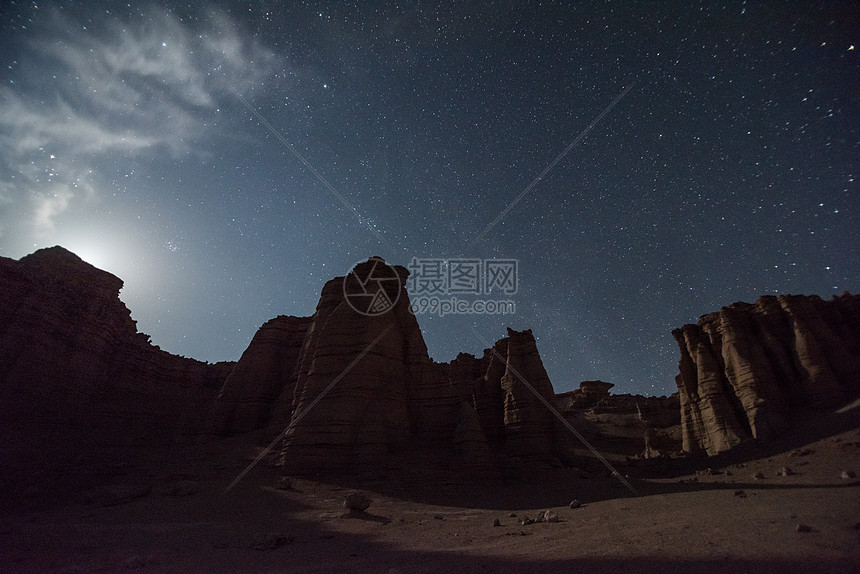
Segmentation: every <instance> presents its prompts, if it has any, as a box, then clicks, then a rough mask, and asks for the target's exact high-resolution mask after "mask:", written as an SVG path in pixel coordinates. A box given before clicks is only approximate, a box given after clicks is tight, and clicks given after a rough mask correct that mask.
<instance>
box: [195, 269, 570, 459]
mask: <svg viewBox="0 0 860 574" xmlns="http://www.w3.org/2000/svg"><path fill="white" fill-rule="evenodd" d="M371 266H386V267H388V268H389V269H391V270H393V271H392V272H390V273H389V274H390V275H392V276H396V278H397V289H398V291H391V292H389V293H387V294H386V295H385V297H384V299H385V301H391V302H394V303H393V304H392V306H391V307H390V308H387V310H386V311H385V312H382V313H377V314H371V313H362V312H359V311H357V310H356V308H354V305H353V303H352V301H353V299H352V297H353V296H355V295H361V294H362V293H363V290H364V289H365V288H366V285H363V284H359V283H355V282H350V281H349V277H346V278H344V277H337V278H335V279H332V280H331V281H329V282H328V283H326V285H325V286H324V287H323V290H322V294H321V297H320V301H319V304H318V305H317V309H316V312H315V313H314V315H313V316H312V317H309V318H305V319H300V318H296V317H279V318H277V319H274V320H272V321H270V322H268V323H266V324H265V325H263V326H262V327H261V328H260V330H259V331H258V333H257V334H256V335H255V337H254V340H253V341H252V343H251V345H250V346H249V347H248V350H247V351H246V352H245V353H244V354H243V356H242V358H241V359H240V360H239V362H238V363H237V365H236V368H235V369H234V370H233V372H232V373H231V374H230V377H229V378H228V379H227V381H226V383H225V384H224V387H223V389H222V390H221V393H220V395H219V397H218V398H217V400H216V405H215V409H214V416H213V421H212V424H211V425H210V431H212V432H215V433H218V434H233V433H239V432H246V431H249V430H254V429H267V433H268V435H269V436H270V437H275V436H278V435H279V434H285V437H284V443H283V450H282V458H283V461H284V465H285V467H286V472H289V473H293V474H306V473H314V472H330V471H344V470H358V469H361V468H368V467H370V468H380V467H384V466H386V465H390V464H394V463H395V461H396V460H397V459H398V457H401V456H407V455H408V453H414V452H416V451H421V452H423V453H424V454H425V455H426V456H428V457H431V458H433V457H435V458H438V459H439V460H444V461H447V462H446V463H445V464H451V463H454V464H456V466H457V468H462V469H469V471H470V472H472V473H475V474H478V475H481V474H483V475H495V474H497V472H498V464H497V459H498V458H499V457H514V458H518V459H522V460H549V459H551V458H552V457H553V456H554V452H555V446H554V440H555V438H554V437H555V425H554V422H553V417H552V414H551V413H550V412H549V411H548V410H547V409H546V407H545V406H543V405H542V404H540V401H539V399H537V398H536V397H535V396H534V395H533V393H532V390H530V389H529V388H528V385H531V387H532V388H533V389H534V390H535V391H537V392H539V393H540V394H541V396H543V397H544V398H545V399H547V400H553V398H554V394H553V389H552V384H551V383H550V381H549V377H548V376H547V374H546V371H545V370H544V368H543V364H542V362H541V360H540V355H539V354H538V351H537V346H536V344H535V339H534V337H533V335H532V334H531V331H523V332H517V331H514V330H511V329H509V330H508V336H507V337H505V338H503V339H501V340H499V341H498V342H496V343H495V345H494V346H493V348H492V349H487V350H486V351H485V352H484V355H483V356H482V357H481V358H476V357H474V356H472V355H468V354H460V355H459V356H458V357H457V358H456V359H455V360H453V361H451V363H436V362H434V361H432V360H431V359H430V357H429V355H428V353H427V347H426V345H425V343H424V339H423V337H422V336H421V331H420V328H419V326H418V322H417V321H416V319H415V316H414V315H413V314H412V313H411V312H410V309H409V299H408V295H407V293H406V290H405V285H406V279H407V278H408V274H409V272H408V271H407V270H406V269H405V268H403V267H400V266H387V265H386V264H385V262H384V261H383V260H382V259H380V258H375V257H374V258H371V259H369V260H368V261H367V262H366V263H362V264H360V265H358V266H357V267H356V269H355V270H354V274H355V275H356V276H365V275H366V274H367V273H368V272H369V270H370V269H371ZM368 297H370V296H368ZM521 378H522V379H524V380H525V381H527V382H528V385H526V384H524V383H523V380H521Z"/></svg>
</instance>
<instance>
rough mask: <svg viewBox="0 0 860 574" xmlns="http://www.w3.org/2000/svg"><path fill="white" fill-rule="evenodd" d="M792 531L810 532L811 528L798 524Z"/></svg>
mask: <svg viewBox="0 0 860 574" xmlns="http://www.w3.org/2000/svg"><path fill="white" fill-rule="evenodd" d="M794 529H795V530H796V531H797V532H812V527H811V526H809V525H808V524H798V525H797V526H796V527H795V528H794Z"/></svg>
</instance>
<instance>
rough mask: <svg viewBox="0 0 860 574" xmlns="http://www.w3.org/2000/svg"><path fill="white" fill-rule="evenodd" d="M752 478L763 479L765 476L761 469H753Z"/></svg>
mask: <svg viewBox="0 0 860 574" xmlns="http://www.w3.org/2000/svg"><path fill="white" fill-rule="evenodd" d="M753 478H754V479H756V480H764V479H765V478H766V477H765V475H764V473H763V472H762V471H760V470H757V471H755V474H754V475H753Z"/></svg>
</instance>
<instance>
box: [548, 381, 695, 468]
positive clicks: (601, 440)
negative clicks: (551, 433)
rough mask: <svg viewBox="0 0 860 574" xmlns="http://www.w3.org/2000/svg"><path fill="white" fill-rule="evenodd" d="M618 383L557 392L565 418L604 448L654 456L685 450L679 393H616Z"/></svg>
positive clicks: (591, 383) (590, 384) (590, 383)
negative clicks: (681, 428) (681, 429)
mask: <svg viewBox="0 0 860 574" xmlns="http://www.w3.org/2000/svg"><path fill="white" fill-rule="evenodd" d="M613 386H615V385H613V384H612V383H606V382H604V381H584V382H582V383H581V384H580V386H579V389H577V390H575V391H570V392H567V393H562V394H559V395H556V405H557V407H558V409H559V411H561V412H562V413H563V414H564V416H565V418H566V419H567V420H568V421H569V422H571V424H573V426H574V428H576V429H577V430H578V431H579V432H580V433H581V434H582V435H583V436H585V437H586V439H587V440H588V441H589V442H590V443H591V444H592V446H594V447H595V448H597V449H598V450H600V451H605V452H614V453H618V454H624V455H628V456H642V457H644V458H654V457H659V456H671V455H674V454H677V453H678V452H680V450H681V441H680V425H681V417H680V411H679V401H678V395H677V394H674V395H672V396H670V397H645V396H642V395H629V394H622V395H612V394H610V393H609V390H610V389H611V388H612V387H613Z"/></svg>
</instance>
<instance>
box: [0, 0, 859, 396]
mask: <svg viewBox="0 0 860 574" xmlns="http://www.w3.org/2000/svg"><path fill="white" fill-rule="evenodd" d="M0 22H2V24H0V26H2V33H0V38H2V39H0V54H2V58H3V59H2V61H0V70H2V73H0V255H2V256H6V257H15V258H18V257H21V256H23V255H25V254H27V253H30V252H32V251H34V250H35V249H37V248H40V247H45V246H50V245H55V244H60V245H63V246H65V247H67V248H69V249H71V250H72V251H75V252H76V253H78V254H79V255H81V256H82V257H83V258H84V259H86V260H88V261H90V262H91V263H93V264H95V265H97V266H99V267H101V268H104V269H107V270H109V271H111V272H112V273H114V274H116V275H117V276H119V277H121V278H122V279H124V280H125V287H124V288H123V291H122V293H121V297H122V299H123V300H124V301H125V302H126V304H127V305H128V307H129V308H130V309H131V311H132V316H133V318H134V319H136V320H137V321H138V328H139V329H140V330H141V331H143V332H146V333H148V334H150V335H151V336H152V340H153V342H154V343H156V344H158V345H160V346H161V347H162V348H164V349H166V350H168V351H170V352H173V353H177V354H182V355H186V356H192V357H195V358H198V359H201V360H208V361H216V360H235V359H237V358H238V357H239V356H240V354H241V352H242V351H243V350H244V349H245V347H246V346H247V345H248V343H249V341H250V339H251V337H252V336H253V334H254V332H255V331H256V329H257V328H258V327H259V326H260V324H262V323H263V322H264V321H266V320H267V319H270V318H272V317H274V316H275V315H279V314H287V315H310V314H312V313H313V310H314V308H315V306H316V302H317V299H318V297H319V292H320V290H321V288H322V286H323V284H324V283H325V281H327V280H328V279H330V278H332V277H334V276H338V275H344V274H345V273H346V272H347V271H348V270H349V269H350V268H351V267H352V265H353V264H354V263H355V262H357V261H359V260H364V259H366V258H367V257H369V256H370V255H380V256H382V257H384V258H385V259H386V261H388V262H390V263H395V264H400V265H404V266H406V265H407V264H408V263H409V262H410V260H411V259H412V258H439V259H447V260H450V259H461V258H476V259H481V260H483V259H500V260H509V259H513V260H516V261H517V262H518V290H517V292H516V293H515V294H513V295H511V296H510V299H511V300H513V301H514V302H515V303H516V312H515V313H514V314H513V315H505V316H498V315H497V316H493V315H477V314H471V315H456V316H455V315H449V316H444V317H439V316H432V315H429V314H424V315H420V316H419V317H418V320H419V323H420V324H421V327H422V331H423V333H424V337H425V340H426V342H427V344H428V348H429V351H430V354H431V356H432V357H434V358H435V359H437V360H440V361H447V360H450V359H452V358H453V357H454V356H456V354H457V353H458V352H460V351H464V352H470V353H476V354H477V353H480V352H481V350H482V349H483V344H482V343H481V339H480V337H484V338H486V339H488V340H495V339H497V338H499V337H501V336H503V335H504V333H505V331H504V328H505V327H506V326H510V327H512V328H515V329H525V328H531V329H532V330H533V332H534V334H535V336H536V337H537V339H538V347H539V350H540V352H541V356H542V358H543V361H544V364H545V366H546V368H547V371H548V373H549V375H550V378H551V380H552V381H553V384H554V385H555V387H556V390H557V391H559V392H560V391H565V390H570V389H572V388H575V387H577V386H578V384H579V382H580V381H582V380H588V379H602V380H605V381H609V382H612V383H615V384H616V389H614V390H615V392H633V393H642V394H668V393H671V392H673V391H674V390H675V385H674V376H675V374H676V373H677V358H678V352H677V349H676V347H675V343H674V341H673V340H672V337H671V334H670V331H671V330H672V329H673V328H676V327H680V326H681V325H683V324H684V323H688V322H695V320H696V319H697V318H698V316H699V315H701V314H704V313H708V312H711V311H715V310H718V309H719V308H720V307H721V306H723V305H728V304H730V303H732V302H734V301H739V300H744V301H748V302H751V301H753V300H755V299H756V298H757V297H759V296H760V295H764V294H775V293H805V294H818V295H821V296H822V297H825V298H829V297H830V296H831V295H834V294H840V293H842V292H843V291H846V290H847V291H852V292H857V290H858V287H860V200H858V183H857V177H858V172H860V161H858V160H860V130H858V127H860V102H858V91H857V78H858V77H860V60H858V51H857V50H856V49H855V47H854V46H855V45H858V44H860V42H858V30H860V15H858V12H857V11H856V9H854V7H853V6H852V5H851V3H847V2H846V3H839V2H792V3H785V4H779V5H777V4H773V5H771V4H765V3H747V2H741V3H714V2H662V3H630V2H611V1H610V2H593V3H575V4H572V5H568V4H566V3H560V4H554V3H553V4H545V3H537V2H522V3H513V4H511V5H505V6H501V5H497V4H473V3H466V4H463V5H459V4H449V3H440V4H439V5H430V4H427V3H418V2H413V3H407V4H402V5H398V6H394V5H391V4H389V3H381V2H380V3H373V2H359V3H354V4H347V3H342V2H318V3H309V2H291V3H279V2H215V3H211V2H206V3H203V2H191V3H182V4H178V3H177V4H173V3H169V2H160V3H156V4H153V3H136V2H131V3H112V2H105V3H99V2H78V3H76V2H63V3H59V2H46V3H41V2H40V3H29V2H7V3H5V4H4V5H3V7H2V8H0ZM625 90H627V91H625ZM616 98H619V99H618V100H617V101H616V102H614V100H615V99H616ZM613 102H614V104H613ZM604 112H605V113H604ZM578 138H579V139H578ZM572 144H573V145H572ZM569 146H570V149H569V150H567V148H568V147H569ZM565 150H567V153H563V152H565ZM555 160H557V161H556V162H555V163H553V162H554V161H555ZM544 172H545V173H544ZM539 176H540V177H539ZM500 216H501V217H500ZM496 220H498V221H496ZM494 221H496V223H495V224H494V225H491V224H492V223H493V222H494ZM488 226H489V228H488ZM476 332H477V334H480V337H479V336H478V335H477V334H476Z"/></svg>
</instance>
